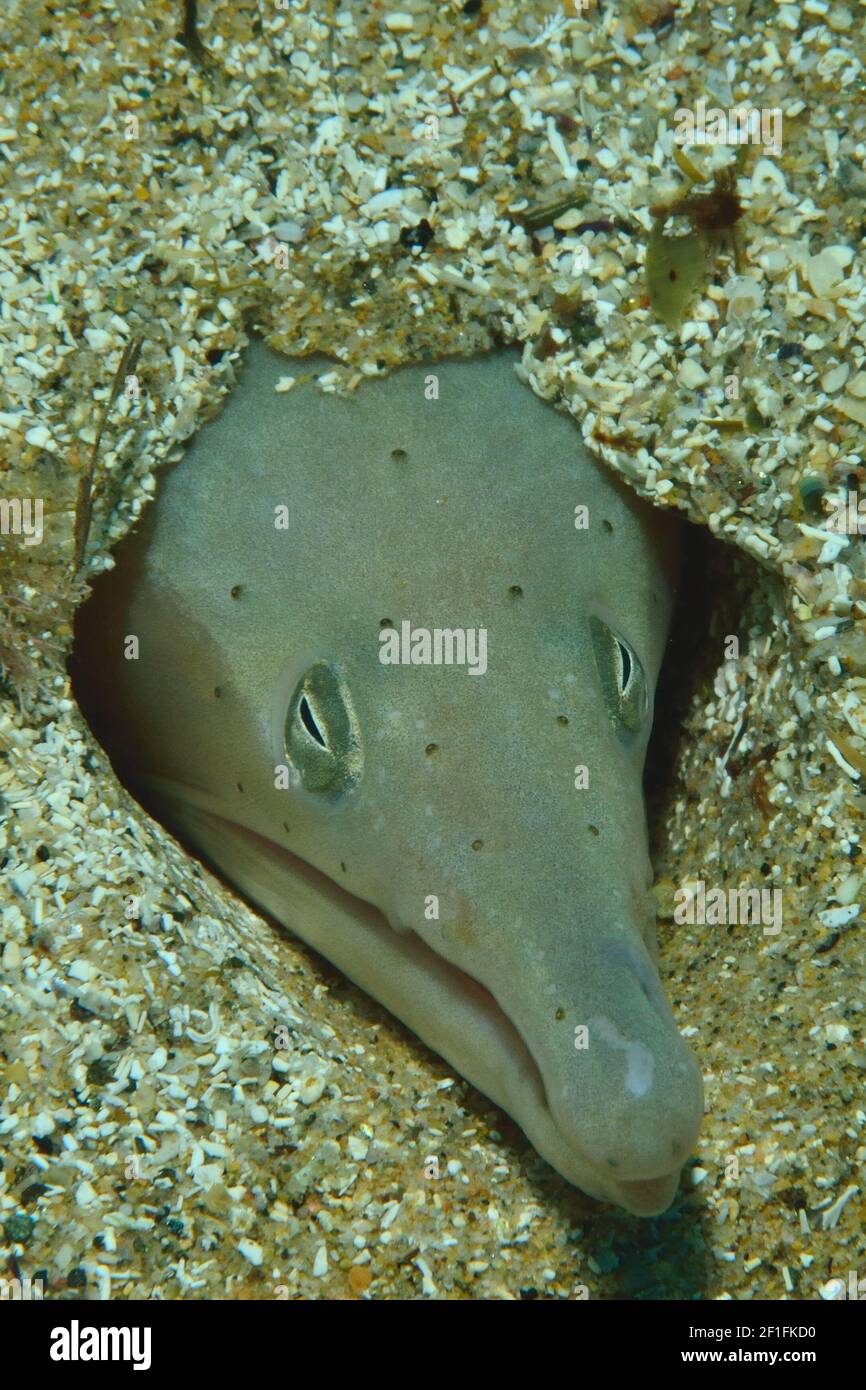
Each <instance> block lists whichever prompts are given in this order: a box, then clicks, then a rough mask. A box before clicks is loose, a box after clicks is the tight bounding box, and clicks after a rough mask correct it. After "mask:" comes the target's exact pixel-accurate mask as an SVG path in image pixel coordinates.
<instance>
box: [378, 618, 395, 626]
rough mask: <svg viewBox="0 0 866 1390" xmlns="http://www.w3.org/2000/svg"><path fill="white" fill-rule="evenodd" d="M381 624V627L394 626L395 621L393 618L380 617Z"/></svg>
mask: <svg viewBox="0 0 866 1390" xmlns="http://www.w3.org/2000/svg"><path fill="white" fill-rule="evenodd" d="M379 626H380V627H393V626H394V623H393V620H392V619H391V618H380V619H379Z"/></svg>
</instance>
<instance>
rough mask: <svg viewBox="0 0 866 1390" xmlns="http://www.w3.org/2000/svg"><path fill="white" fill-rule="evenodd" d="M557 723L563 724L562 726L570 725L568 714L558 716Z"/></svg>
mask: <svg viewBox="0 0 866 1390" xmlns="http://www.w3.org/2000/svg"><path fill="white" fill-rule="evenodd" d="M556 722H557V724H562V725H565V724H567V723H568V715H567V714H558V715H557V716H556Z"/></svg>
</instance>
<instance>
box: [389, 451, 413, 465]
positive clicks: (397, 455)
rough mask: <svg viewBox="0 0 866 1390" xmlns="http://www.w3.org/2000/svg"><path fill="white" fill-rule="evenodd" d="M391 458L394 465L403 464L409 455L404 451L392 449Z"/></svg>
mask: <svg viewBox="0 0 866 1390" xmlns="http://www.w3.org/2000/svg"><path fill="white" fill-rule="evenodd" d="M391 457H392V459H393V460H394V462H395V463H405V462H406V460H407V458H408V457H409V455H408V454H407V453H406V450H405V449H392V450H391Z"/></svg>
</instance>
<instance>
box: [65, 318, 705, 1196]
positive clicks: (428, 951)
mask: <svg viewBox="0 0 866 1390" xmlns="http://www.w3.org/2000/svg"><path fill="white" fill-rule="evenodd" d="M516 360H517V359H516V356H515V354H513V353H510V352H504V353H498V354H494V355H491V356H488V357H483V358H478V359H474V360H464V361H448V362H439V363H436V364H431V365H427V366H420V367H411V368H405V369H403V370H401V371H398V372H396V373H394V374H393V375H391V376H390V377H388V378H385V379H376V380H370V381H367V382H363V383H362V384H361V385H360V387H359V388H358V389H357V391H356V392H354V393H353V394H351V395H349V396H348V397H340V396H336V395H334V394H327V393H325V392H323V391H322V390H321V389H319V387H318V386H317V385H316V383H315V382H312V381H308V382H306V383H301V384H298V385H296V386H295V387H294V388H293V389H292V390H291V391H290V392H288V393H285V394H276V393H275V392H274V386H275V383H276V382H277V380H278V378H279V377H280V376H284V375H294V376H296V377H298V376H302V375H304V374H309V373H310V372H316V371H320V372H321V371H324V370H327V369H329V368H330V367H331V366H332V365H333V364H332V363H330V362H329V361H328V360H326V359H323V358H318V359H305V360H303V361H297V360H289V359H287V358H284V357H280V356H278V355H276V354H274V353H273V352H271V351H270V350H268V349H266V348H265V347H264V346H263V345H261V344H260V343H256V344H254V345H253V346H252V347H251V348H250V350H249V352H248V354H247V358H246V363H245V366H244V369H243V372H242V376H241V380H240V384H239V385H238V386H237V387H236V388H235V390H234V391H233V392H232V393H231V395H230V397H229V399H228V403H227V405H225V407H224V408H223V410H222V413H221V414H220V415H219V416H218V417H217V419H216V420H215V421H214V422H212V423H211V424H208V425H207V426H205V427H204V428H203V429H202V430H201V432H200V433H199V435H198V436H197V437H196V439H195V441H194V442H193V444H192V446H191V448H190V449H189V451H188V452H187V454H186V456H185V457H184V459H183V460H182V461H181V463H180V464H179V465H178V466H177V467H176V468H175V469H174V470H173V471H171V472H169V473H168V474H167V476H165V478H164V479H163V480H162V481H161V483H160V486H159V489H158V493H157V497H156V501H155V503H154V504H153V505H152V506H151V507H150V508H149V509H148V512H147V514H146V518H145V522H144V523H143V524H142V525H141V526H140V527H139V529H138V531H137V532H136V534H135V535H134V536H133V537H132V538H131V539H130V540H128V541H127V542H125V543H124V544H123V545H122V546H121V547H120V548H119V550H118V553H117V567H116V570H115V571H114V572H112V573H110V574H108V575H107V576H105V577H104V578H102V579H101V580H99V581H98V582H97V584H96V588H95V595H94V597H93V598H92V599H91V600H90V602H89V603H88V604H87V605H86V606H85V607H84V608H83V610H82V611H81V612H80V614H79V622H78V634H77V646H76V656H75V688H76V693H77V695H78V697H79V699H80V701H81V703H82V706H83V708H84V710H85V713H86V714H87V715H88V716H89V717H90V719H91V722H92V723H93V725H94V728H95V729H96V731H97V733H98V734H99V735H100V736H101V737H102V739H103V742H104V743H105V744H106V746H107V748H108V751H109V753H110V754H111V756H112V758H113V760H114V762H115V766H116V767H117V769H118V771H119V772H120V774H121V776H123V777H124V778H125V780H126V781H127V782H128V783H129V785H130V786H131V787H132V788H133V790H136V791H137V792H138V794H139V795H140V796H141V797H142V799H143V800H144V802H145V804H146V805H147V806H148V807H149V808H151V809H153V810H154V811H155V813H157V814H158V815H159V817H160V818H161V819H163V820H164V822H165V823H166V825H168V826H169V827H170V828H171V829H173V830H174V831H176V833H177V834H178V836H179V837H181V838H182V839H183V840H185V841H186V842H187V843H188V844H189V845H190V846H192V847H194V848H195V849H197V850H198V851H199V852H200V853H202V854H203V856H204V857H205V858H206V859H207V860H209V861H210V862H212V863H213V865H215V866H216V867H217V868H218V869H219V870H220V871H221V872H222V874H223V875H224V876H225V877H226V878H227V879H228V880H229V881H230V882H231V883H232V884H234V885H236V886H237V888H238V889H239V890H240V891H241V892H242V893H243V894H244V895H246V896H247V897H248V898H249V899H251V900H252V901H253V902H254V903H256V904H258V905H259V906H260V907H262V908H263V909H265V910H266V911H268V912H269V913H271V914H272V915H273V916H274V917H275V918H277V919H278V920H279V921H280V922H282V923H285V924H286V925H287V926H288V927H290V928H291V929H292V930H293V931H295V932H297V934H298V935H299V936H301V937H303V938H304V939H305V940H306V941H307V942H308V943H309V944H310V945H312V946H313V947H315V948H316V949H317V950H319V951H321V952H322V954H323V955H325V956H326V957H327V958H328V959H329V960H331V961H332V962H334V964H336V965H337V966H338V967H339V968H340V969H341V970H342V971H344V972H345V973H346V975H348V976H350V977H351V979H353V980H354V981H356V983H357V984H359V985H360V986H361V987H362V988H363V989H365V990H367V991H368V992H369V993H370V994H372V995H374V996H375V997H376V998H377V999H379V1000H380V1001H381V1002H382V1003H383V1004H385V1005H386V1006H387V1008H389V1009H390V1010H391V1011H392V1012H393V1013H395V1014H396V1015H397V1016H398V1017H399V1018H401V1019H402V1020H403V1022H404V1023H406V1024H407V1025H408V1027H409V1028H411V1029H413V1030H414V1031H415V1032H416V1033H417V1034H418V1035H419V1036H420V1037H421V1038H422V1039H423V1040H424V1041H425V1042H426V1043H427V1044H428V1045H429V1046H430V1047H432V1048H434V1049H435V1050H436V1051H437V1052H439V1053H440V1054H441V1055H442V1056H443V1057H445V1058H446V1059H447V1060H448V1062H449V1063H450V1064H451V1065H452V1066H453V1067H454V1068H455V1069H456V1070H457V1071H458V1072H460V1073H462V1075H463V1076H465V1077H467V1078H468V1079H469V1080H470V1081H471V1082H472V1083H473V1084H474V1085H475V1086H477V1087H478V1088H479V1089H480V1090H481V1091H483V1092H485V1093H486V1094H487V1095H488V1096H490V1097H491V1098H492V1099H493V1100H494V1101H496V1102H497V1103H498V1104H499V1105H501V1106H502V1107H503V1108H504V1109H505V1110H507V1111H508V1112H509V1113H510V1114H511V1115H512V1116H513V1117H514V1118H515V1119H516V1120H517V1122H518V1123H519V1124H520V1125H521V1126H522V1128H523V1129H524V1131H525V1133H526V1134H527V1135H528V1136H529V1138H530V1140H531V1141H532V1143H533V1144H534V1145H535V1147H536V1149H537V1150H538V1151H539V1153H541V1154H542V1155H543V1156H544V1157H545V1158H546V1159H547V1160H548V1161H549V1162H550V1163H551V1164H552V1165H553V1166H554V1167H555V1168H557V1169H558V1170H559V1172H560V1173H562V1174H563V1175H564V1176H565V1177H566V1178H568V1179H569V1180H570V1181H571V1182H573V1183H575V1184H576V1185H577V1186H578V1187H580V1188H582V1189H583V1190H584V1191H586V1192H587V1193H589V1194H591V1195H592V1196H594V1197H597V1198H601V1199H604V1200H608V1201H611V1202H616V1203H618V1204H619V1205H620V1206H622V1207H625V1208H626V1209H627V1210H628V1211H630V1212H633V1213H636V1214H640V1215H650V1214H655V1213H658V1212H660V1211H663V1210H664V1209H665V1208H666V1207H667V1206H668V1205H669V1204H670V1202H671V1200H672V1198H673V1196H674V1193H675V1190H676V1187H677V1182H678V1177H679V1172H680V1168H681V1165H682V1164H683V1162H684V1160H685V1159H686V1157H687V1156H688V1155H689V1153H690V1151H691V1149H692V1147H693V1145H694V1143H695V1140H696V1138H697V1134H698V1130H699V1125H700V1121H701V1116H702V1111H703V1095H702V1084H701V1076H700V1072H699V1069H698V1066H697V1063H696V1061H695V1058H694V1057H693V1055H692V1054H691V1052H690V1051H689V1049H688V1047H687V1045H686V1043H685V1042H684V1041H683V1039H682V1038H681V1036H680V1034H679V1032H678V1030H677V1027H676V1025H675V1022H674V1019H673V1016H672V1014H671V1011H670V1008H669V1006H668V1003H667V1000H666V998H665V995H664V992H663V989H662V986H661V983H660V980H659V976H658V972H657V968H656V963H655V961H656V943H655V916H654V912H653V910H652V903H651V899H650V894H649V888H650V885H651V882H652V871H651V867H650V862H649V857H648V850H647V832H646V821H645V812H644V803H643V793H642V784H641V777H642V770H643V763H644V755H645V750H646V744H647V739H648V736H649V732H650V726H651V722H652V692H653V690H654V688H655V683H656V677H657V674H658V669H659V665H660V663H661V659H662V653H663V650H664V647H665V643H666V637H667V632H668V625H669V616H670V608H671V588H672V582H673V578H672V576H673V572H674V570H673V565H674V558H673V557H674V555H675V552H676V545H677V541H676V531H675V530H674V529H673V528H672V526H671V523H670V522H668V521H667V519H666V518H665V517H664V516H663V515H662V514H660V513H657V512H656V511H655V510H654V509H652V508H650V507H648V506H647V505H646V504H644V503H643V502H641V501H639V500H638V499H637V498H636V497H635V496H633V495H632V494H631V493H630V492H629V491H628V490H627V489H625V488H623V487H622V486H620V484H619V483H618V482H617V481H615V480H614V478H613V477H612V476H611V475H609V474H608V472H607V471H605V470H603V469H602V467H601V466H600V465H599V464H598V463H597V462H596V461H595V460H594V459H593V458H592V457H591V455H590V454H589V453H588V452H587V451H586V449H585V448H584V446H583V444H582V441H581V439H580V435H579V432H578V431H577V429H576V427H575V425H574V422H573V421H572V420H571V419H570V418H569V417H567V416H566V415H564V414H561V413H560V412H558V411H557V410H555V409H554V408H553V407H552V406H550V405H547V404H545V403H544V402H542V401H540V400H539V399H538V398H537V397H536V396H535V395H534V394H533V392H532V391H531V390H530V389H529V388H528V386H526V385H525V384H523V383H522V382H521V381H520V380H519V378H518V376H517V375H516V374H515V363H516ZM433 377H435V378H436V380H437V381H438V399H428V396H429V395H430V394H431V378H433ZM580 504H585V505H587V506H588V507H589V518H590V524H589V527H588V529H585V530H581V529H578V528H577V527H576V526H575V507H576V506H578V505H580ZM282 505H285V506H287V508H288V517H289V525H288V529H287V530H280V529H277V527H276V525H275V508H277V507H280V506H282ZM518 590H519V591H518ZM384 619H390V620H391V621H392V623H394V624H395V625H396V626H397V628H398V629H399V627H400V624H401V622H402V621H403V620H405V619H408V620H410V621H411V622H412V624H413V626H414V627H418V626H424V627H427V628H430V629H434V628H458V627H462V628H476V629H477V628H480V627H484V628H486V630H487V633H488V657H487V660H488V667H487V671H486V673H485V674H483V675H482V674H479V675H472V674H470V673H469V671H468V669H467V668H466V666H458V665H450V666H447V665H440V666H432V665H426V666H424V665H418V666H415V665H383V664H382V662H381V661H380V659H379V650H380V643H379V633H380V626H381V624H382V621H383V620H384ZM612 633H615V634H617V636H616V637H614V636H612V635H611V634H612ZM129 635H135V636H137V637H138V639H139V642H140V653H139V658H138V659H137V660H129V659H125V657H124V639H125V638H126V637H127V636H129ZM621 644H622V645H621ZM625 644H628V645H627V648H626V649H627V650H628V652H629V655H628V656H627V657H626V658H623V657H622V651H623V645H625ZM641 668H642V672H643V676H642V675H641ZM311 670H312V672H313V676H312V681H313V684H312V686H310V687H309V691H310V701H311V703H308V707H307V714H308V715H309V713H310V711H311V710H313V717H314V720H318V723H317V724H316V725H315V728H316V729H317V730H318V737H316V736H315V734H314V733H313V732H312V731H311V728H310V726H309V725H307V724H305V723H304V721H303V719H302V718H301V715H300V712H299V698H300V696H299V682H301V681H302V679H303V677H304V675H305V673H308V672H310V671H311ZM623 679H625V680H626V683H627V686H628V688H627V689H626V692H625V697H623V694H622V690H621V688H620V687H621V685H622V681H623ZM641 681H643V682H644V684H643V685H641ZM293 698H294V706H293V703H292V702H293ZM314 707H315V708H314ZM293 708H294V714H293V715H291V717H290V719H289V725H288V732H287V715H289V714H290V713H291V710H292V709H293ZM564 720H565V721H567V723H566V722H563V721H564ZM629 726H630V727H629ZM287 743H288V746H289V751H288V752H287ZM431 745H435V747H431ZM280 765H283V766H287V767H289V768H290V774H291V777H292V780H293V785H291V786H290V787H289V788H288V789H277V788H276V787H275V768H277V767H279V766H280ZM579 766H585V767H586V768H587V769H588V776H589V786H588V788H587V789H583V790H578V789H576V786H575V781H576V777H575V769H576V768H577V767H579ZM329 779H331V780H329ZM431 895H433V897H432V900H431ZM436 900H438V918H437V917H435V916H434V915H432V914H433V913H434V911H435V906H434V904H435V901H436ZM581 1028H585V1029H586V1036H585V1039H584V1037H583V1035H582V1034H581V1033H580V1032H577V1033H576V1030H579V1029H581ZM583 1041H585V1042H586V1045H585V1046H583V1045H582V1043H583Z"/></svg>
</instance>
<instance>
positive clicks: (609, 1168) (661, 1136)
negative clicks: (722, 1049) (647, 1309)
mask: <svg viewBox="0 0 866 1390" xmlns="http://www.w3.org/2000/svg"><path fill="white" fill-rule="evenodd" d="M560 980H561V977H560ZM542 988H543V987H542ZM560 989H561V983H560ZM563 994H567V995H568V996H570V999H571V1005H570V1007H569V1008H568V1009H567V1015H568V1021H569V1022H570V1023H572V1024H573V1026H572V1027H571V1028H566V1029H565V1030H562V1031H561V1030H560V1028H559V1026H558V1025H557V1024H556V1023H553V1024H549V1023H547V1022H545V1023H544V1025H543V1026H539V1020H538V1019H536V1020H535V1028H534V1031H530V1027H527V1025H525V1024H524V1025H522V1026H521V1024H518V1026H519V1027H520V1031H521V1032H522V1034H523V1036H524V1037H526V1039H527V1043H528V1046H529V1050H530V1052H531V1053H532V1056H533V1059H534V1061H535V1063H536V1065H537V1067H538V1069H539V1072H540V1075H541V1079H542V1083H543V1088H544V1094H545V1099H546V1104H547V1107H548V1109H549V1113H550V1116H551V1119H552V1122H553V1125H554V1127H555V1130H556V1132H557V1135H558V1136H559V1139H560V1140H561V1142H562V1144H563V1148H564V1149H565V1150H566V1151H567V1153H568V1154H569V1155H570V1162H571V1164H572V1165H574V1166H578V1167H579V1168H580V1171H581V1176H580V1177H576V1178H575V1179H574V1180H575V1181H577V1182H578V1184H579V1185H580V1186H582V1187H583V1188H584V1189H585V1190H586V1191H589V1192H590V1193H592V1195H594V1196H597V1197H600V1198H603V1199H606V1200H612V1201H615V1202H617V1203H618V1204H619V1205H620V1206H623V1207H625V1208H626V1209H627V1210H628V1211H631V1212H633V1213H634V1214H636V1215H643V1216H646V1215H653V1214H655V1213H657V1212H661V1211H664V1210H665V1209H666V1208H667V1207H668V1206H669V1205H670V1203H671V1201H672V1199H673V1196H674V1193H675V1191H676V1187H677V1183H678V1180H679V1175H680V1170H681V1168H682V1166H683V1164H684V1163H685V1161H686V1160H687V1158H688V1157H689V1154H690V1153H691V1152H692V1151H693V1149H694V1146H695V1143H696V1141H697V1138H698V1134H699V1131H700V1125H701V1119H702V1116H703V1107H704V1098H703V1081H702V1077H701V1072H700V1067H699V1065H698V1063H697V1059H696V1058H695V1056H694V1054H693V1053H692V1052H691V1050H690V1049H689V1047H688V1045H687V1043H686V1041H685V1040H684V1039H683V1037H682V1036H681V1034H680V1032H679V1030H678V1028H677V1025H676V1022H675V1019H674V1016H673V1014H672V1012H671V1009H670V1007H669V1005H668V1002H667V999H666V998H665V994H664V991H663V988H662V984H661V980H660V978H659V976H658V973H657V970H656V967H655V965H654V963H653V960H652V958H651V956H650V954H649V952H648V951H647V950H646V948H645V946H644V945H643V943H642V942H641V941H640V940H639V939H638V937H637V935H636V933H635V934H634V935H632V934H631V933H629V934H628V935H626V934H625V933H623V934H622V935H619V934H618V935H617V936H616V937H615V938H614V939H613V940H610V941H608V942H607V943H606V944H605V945H603V946H601V947H600V948H599V949H597V950H596V951H594V952H589V953H588V954H587V955H586V956H585V957H584V959H583V961H582V967H581V970H580V975H579V978H575V979H573V980H572V982H571V986H570V988H568V990H567V991H562V992H561V993H560V994H559V997H560V998H561V997H563ZM576 1020H578V1021H576ZM539 1147H542V1148H543V1141H542V1142H540V1143H539ZM566 1162H568V1160H566ZM557 1166H559V1167H560V1170H561V1171H562V1170H563V1160H562V1159H561V1158H560V1159H559V1161H558V1164H557Z"/></svg>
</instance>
